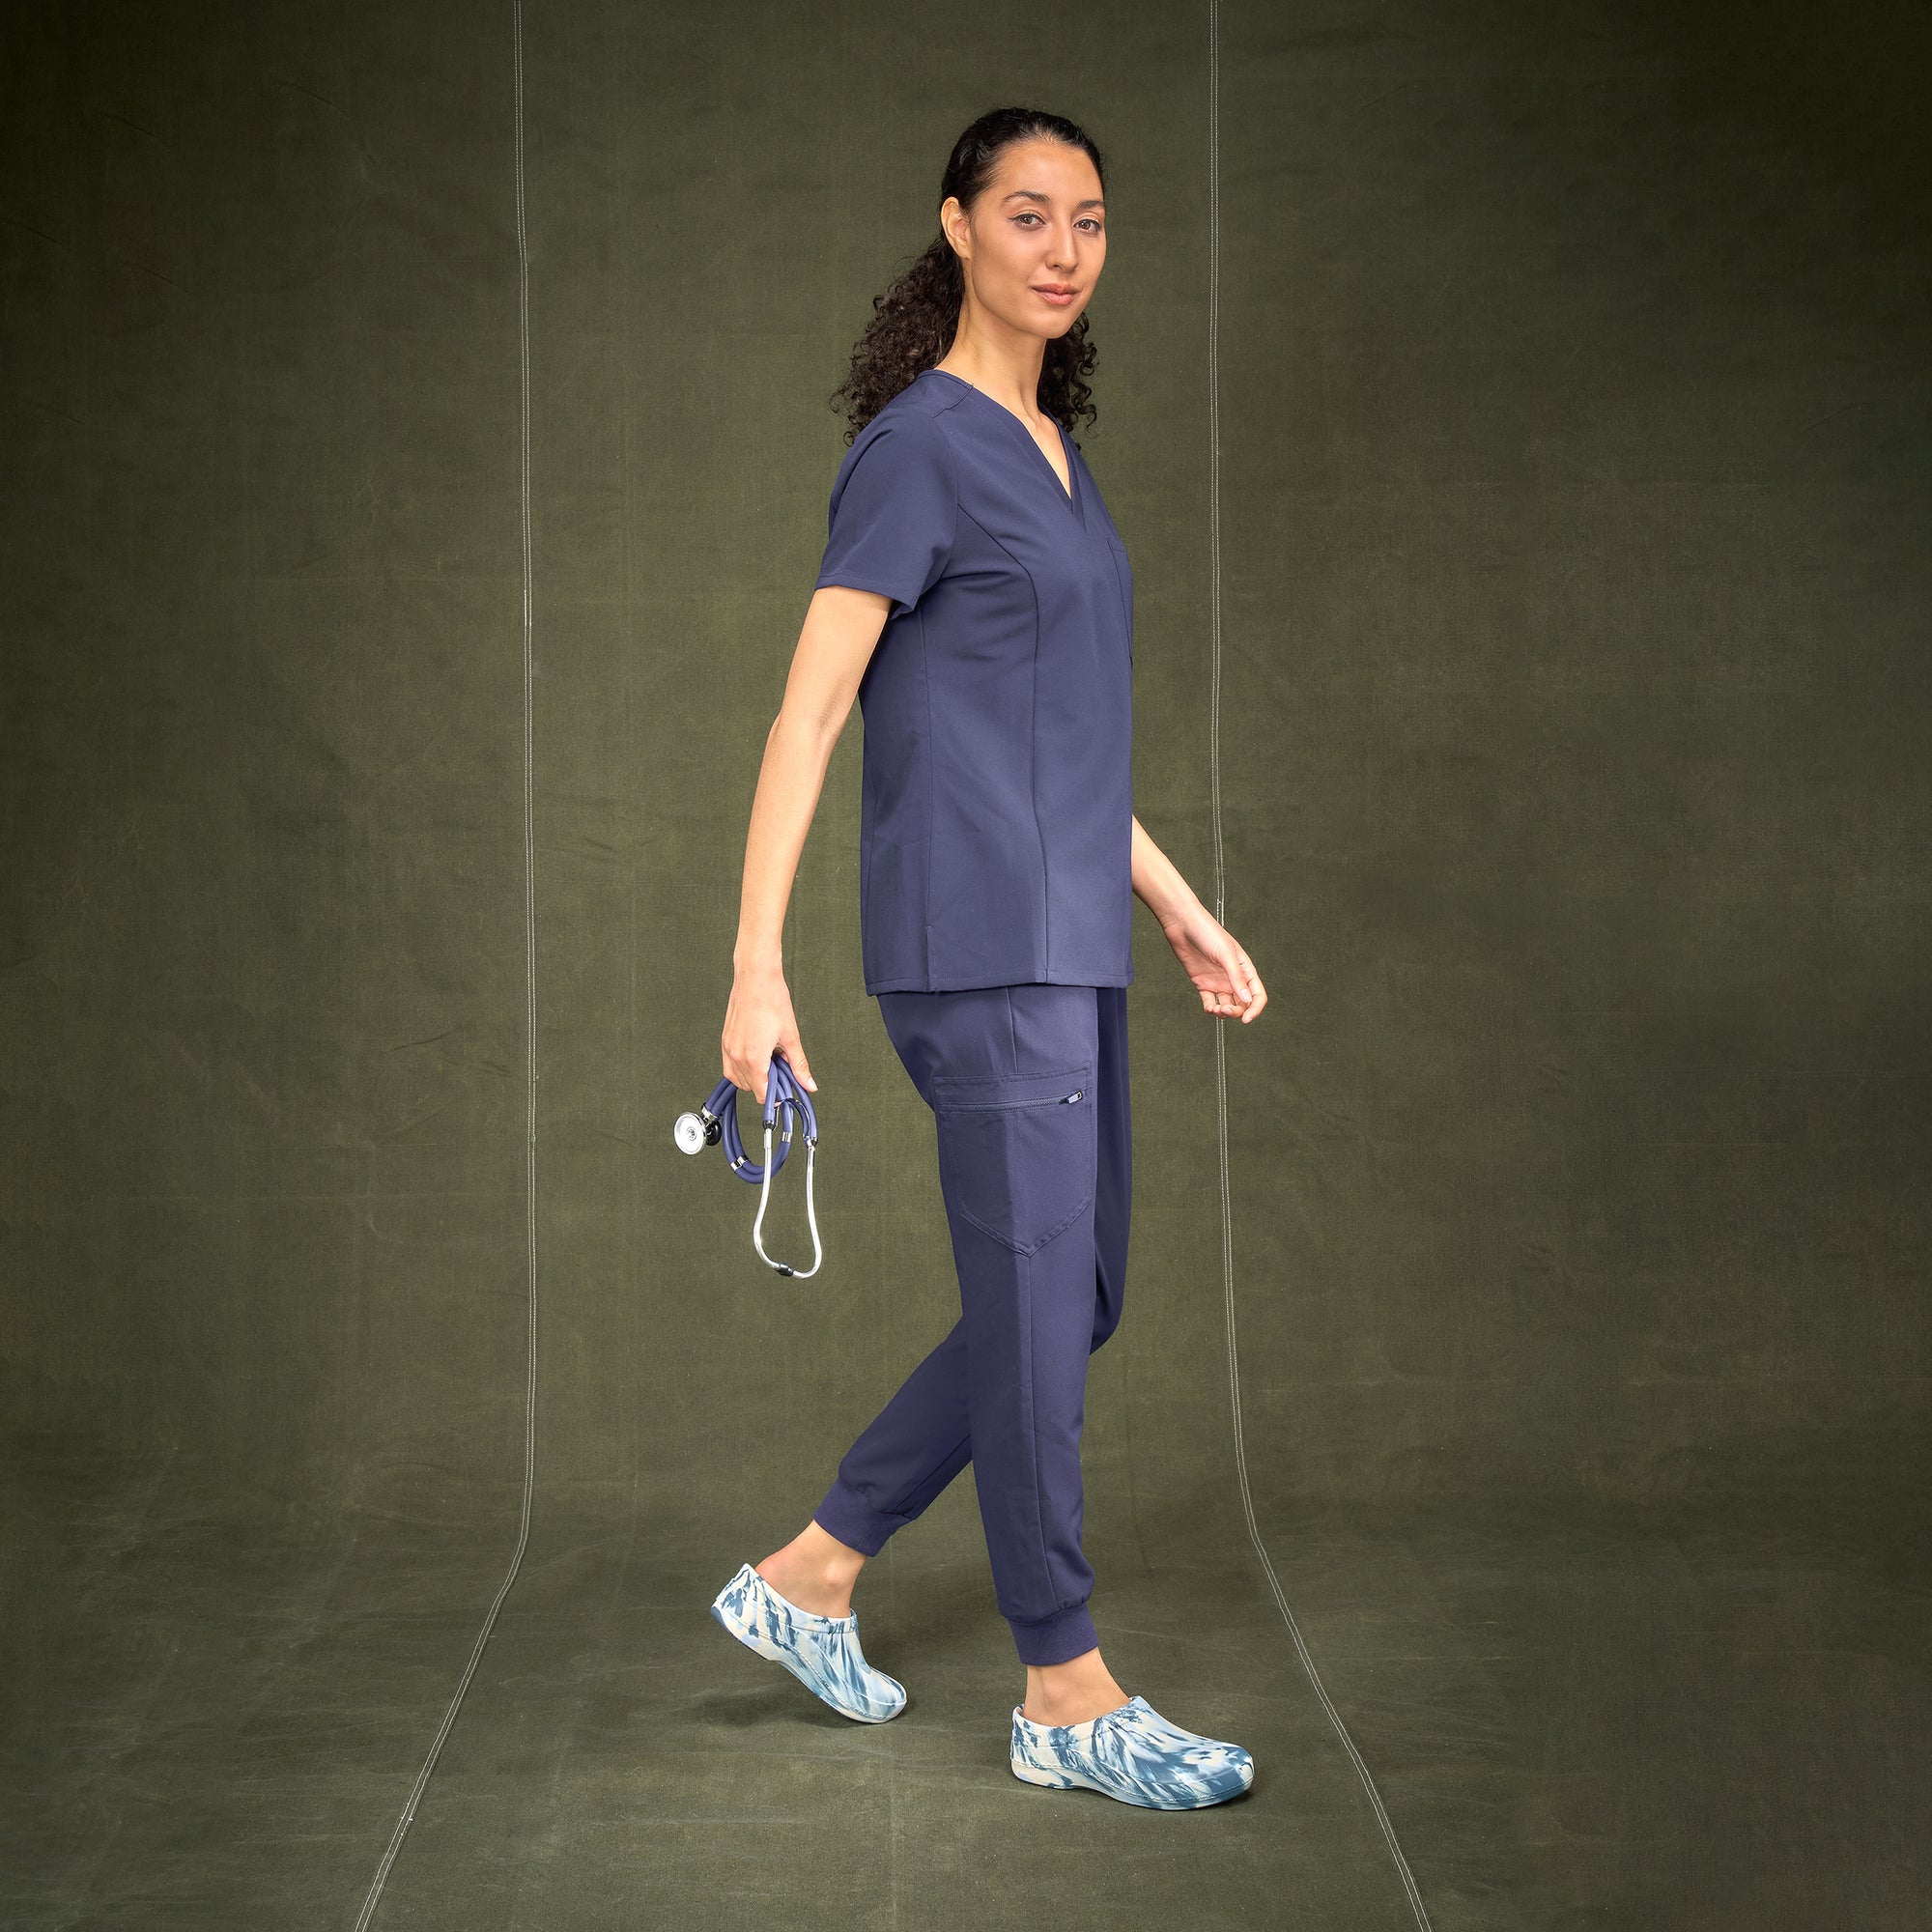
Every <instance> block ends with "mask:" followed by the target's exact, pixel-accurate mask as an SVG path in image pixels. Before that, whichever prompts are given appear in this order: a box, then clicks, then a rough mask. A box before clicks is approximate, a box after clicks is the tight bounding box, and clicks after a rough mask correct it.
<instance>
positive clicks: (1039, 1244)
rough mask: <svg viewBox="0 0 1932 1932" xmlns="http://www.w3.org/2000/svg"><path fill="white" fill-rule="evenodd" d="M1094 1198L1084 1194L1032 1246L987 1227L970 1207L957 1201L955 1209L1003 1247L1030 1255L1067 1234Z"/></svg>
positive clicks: (959, 1214)
mask: <svg viewBox="0 0 1932 1932" xmlns="http://www.w3.org/2000/svg"><path fill="white" fill-rule="evenodd" d="M1093 1200H1094V1196H1093V1195H1092V1194H1091V1193H1089V1194H1083V1195H1082V1196H1081V1197H1080V1201H1079V1204H1078V1205H1077V1206H1076V1207H1075V1208H1074V1209H1073V1211H1072V1212H1071V1213H1070V1214H1068V1215H1067V1216H1066V1217H1065V1220H1062V1221H1056V1222H1055V1223H1054V1224H1053V1226H1052V1227H1050V1228H1049V1229H1048V1230H1047V1231H1046V1233H1045V1234H1043V1235H1042V1236H1040V1237H1039V1238H1038V1239H1037V1241H1035V1242H1034V1243H1033V1244H1032V1245H1031V1246H1022V1245H1021V1244H1020V1243H1019V1242H1018V1241H1016V1240H1014V1239H1013V1237H1012V1236H1010V1235H1002V1234H1001V1233H999V1232H998V1230H997V1229H993V1228H989V1227H987V1225H986V1224H985V1222H983V1221H982V1220H980V1217H979V1215H977V1214H976V1213H974V1212H973V1210H972V1209H971V1208H963V1207H961V1206H960V1205H959V1204H958V1203H957V1202H956V1201H955V1202H954V1203H953V1209H954V1211H955V1212H956V1213H957V1214H958V1216H959V1218H960V1219H961V1220H962V1221H970V1222H972V1224H973V1225H974V1227H976V1228H978V1229H979V1231H980V1234H982V1235H984V1236H986V1237H987V1238H988V1239H989V1240H994V1241H998V1242H999V1244H1000V1245H1001V1247H1003V1248H1009V1249H1010V1250H1011V1251H1012V1252H1013V1253H1014V1254H1016V1255H1029V1256H1030V1255H1037V1254H1038V1253H1039V1251H1040V1249H1042V1248H1043V1247H1045V1246H1046V1244H1047V1242H1049V1241H1050V1240H1052V1239H1054V1238H1055V1236H1060V1235H1064V1234H1065V1232H1066V1231H1067V1229H1068V1228H1070V1227H1072V1225H1073V1224H1074V1222H1076V1221H1077V1220H1079V1218H1080V1217H1081V1215H1082V1214H1084V1213H1085V1212H1086V1211H1087V1209H1088V1208H1089V1206H1090V1205H1091V1204H1092V1202H1093Z"/></svg>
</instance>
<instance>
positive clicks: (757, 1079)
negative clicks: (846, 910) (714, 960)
mask: <svg viewBox="0 0 1932 1932" xmlns="http://www.w3.org/2000/svg"><path fill="white" fill-rule="evenodd" d="M719 1046H720V1050H721V1052H722V1054H723V1057H724V1062H725V1079H727V1080H728V1081H730V1082H731V1084H732V1085H733V1086H734V1087H742V1088H744V1089H746V1090H747V1091H748V1092H749V1093H751V1094H753V1095H755V1097H756V1099H757V1102H758V1105H759V1106H760V1107H762V1106H763V1105H764V1104H765V1088H766V1086H767V1084H768V1083H769V1081H770V1079H771V1073H772V1053H773V1051H774V1049H777V1048H782V1049H783V1052H784V1057H785V1059H786V1060H787V1061H788V1062H789V1063H790V1065H791V1070H792V1071H793V1072H794V1073H795V1074H797V1075H798V1084H799V1085H800V1086H801V1087H803V1088H804V1089H805V1091H806V1092H807V1093H808V1094H816V1093H817V1092H818V1082H817V1081H815V1080H814V1079H813V1078H812V1077H811V1068H810V1065H807V1062H806V1058H805V1048H804V1046H803V1044H802V1043H801V1042H800V1040H799V1037H798V1021H797V1019H796V1018H795V1017H794V1016H793V1013H792V1009H791V990H790V988H789V987H787V986H786V984H785V980H784V974H783V973H782V972H781V970H780V969H779V968H778V967H776V966H773V967H770V968H768V969H764V970H761V971H746V970H744V969H741V970H740V971H739V972H738V974H737V975H736V977H735V978H734V979H733V980H732V981H731V1002H730V1005H729V1006H727V1007H726V1008H725V1034H724V1037H723V1038H722V1039H721V1040H720V1042H719Z"/></svg>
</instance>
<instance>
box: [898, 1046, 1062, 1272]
mask: <svg viewBox="0 0 1932 1932" xmlns="http://www.w3.org/2000/svg"><path fill="white" fill-rule="evenodd" d="M1093 1082H1094V1067H1093V1065H1092V1064H1091V1063H1088V1064H1085V1065H1079V1066H1059V1067H1048V1068H1047V1069H1045V1070H1044V1071H1042V1072H1038V1073H1000V1074H942V1075H940V1076H938V1077H937V1078H935V1079H934V1081H933V1082H932V1103H933V1113H934V1115H935V1117H936V1118H937V1120H938V1122H939V1179H940V1184H941V1186H942V1187H943V1188H944V1190H945V1194H946V1206H947V1209H948V1212H949V1213H950V1214H952V1215H955V1216H956V1217H957V1218H958V1220H959V1221H962V1222H965V1223H968V1224H970V1225H971V1226H972V1227H974V1228H976V1229H978V1230H979V1231H980V1234H983V1235H987V1236H991V1237H992V1238H993V1239H994V1240H995V1241H998V1242H999V1243H1000V1244H1001V1245H1002V1246H1003V1247H1006V1248H1009V1249H1011V1250H1012V1252H1013V1253H1015V1254H1018V1255H1036V1254H1037V1253H1038V1252H1039V1251H1040V1249H1042V1248H1043V1247H1045V1246H1046V1244H1047V1243H1048V1242H1049V1241H1051V1240H1052V1239H1053V1238H1054V1236H1057V1235H1060V1234H1063V1233H1065V1230H1066V1229H1067V1228H1069V1227H1070V1226H1072V1224H1073V1223H1074V1222H1075V1221H1077V1220H1078V1219H1079V1218H1080V1217H1081V1216H1082V1215H1083V1214H1084V1213H1086V1212H1087V1210H1088V1209H1089V1208H1091V1207H1092V1206H1093V1202H1094V1172H1095V1163H1096V1158H1097V1152H1098V1146H1099V1142H1098V1136H1097V1133H1096V1130H1095V1121H1094V1105H1093ZM954 1234H955V1236H958V1234H959V1230H958V1229H957V1227H956V1226H955V1229H954Z"/></svg>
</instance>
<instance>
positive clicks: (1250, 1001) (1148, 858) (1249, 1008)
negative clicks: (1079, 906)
mask: <svg viewBox="0 0 1932 1932" xmlns="http://www.w3.org/2000/svg"><path fill="white" fill-rule="evenodd" d="M1133 872H1134V896H1135V897H1136V898H1138V899H1139V900H1140V901H1141V902H1142V903H1143V904H1144V905H1145V906H1146V907H1147V909H1148V910H1149V911H1150V912H1151V913H1152V914H1153V916H1154V918H1155V919H1157V920H1159V921H1160V929H1161V931H1163V932H1164V933H1166V935H1167V943H1168V944H1169V945H1170V946H1171V947H1173V948H1174V956H1175V957H1176V958H1177V959H1179V961H1180V964H1181V969H1182V970H1183V971H1184V972H1185V973H1186V975H1187V977H1188V978H1189V979H1190V980H1193V982H1194V987H1195V990H1196V991H1197V992H1198V993H1199V994H1200V995H1201V1010H1202V1011H1203V1012H1204V1013H1210V1014H1220V1015H1226V1014H1229V1013H1238V1014H1239V1015H1240V1017H1241V1024H1242V1025H1243V1026H1246V1025H1247V1023H1248V1022H1249V1021H1250V1020H1251V1019H1253V1018H1254V1017H1255V1015H1256V1014H1257V1013H1259V1012H1260V1011H1261V1009H1263V1008H1264V1006H1266V1005H1267V988H1266V987H1265V986H1264V985H1263V984H1262V976H1261V975H1260V974H1259V973H1257V972H1256V971H1255V962H1254V961H1253V960H1252V959H1250V958H1249V957H1248V955H1247V954H1246V953H1245V952H1242V951H1241V949H1240V948H1239V947H1238V946H1236V944H1235V938H1234V935H1233V934H1232V933H1231V932H1230V931H1229V930H1228V928H1227V927H1226V926H1224V925H1223V924H1222V923H1221V922H1220V921H1219V920H1218V919H1216V918H1215V917H1214V915H1213V914H1212V913H1211V912H1209V911H1208V908H1207V907H1206V906H1205V905H1203V904H1202V903H1201V901H1200V899H1198V898H1197V897H1196V896H1195V895H1194V890H1193V888H1192V887H1191V886H1189V885H1188V883H1187V881H1186V880H1185V879H1183V878H1182V877H1181V876H1180V873H1179V870H1178V869H1177V868H1176V867H1175V864H1174V861H1173V860H1172V859H1170V858H1169V857H1168V856H1167V854H1166V853H1165V852H1163V851H1162V850H1161V849H1160V847H1159V846H1158V845H1156V844H1155V843H1154V842H1153V840H1152V839H1151V838H1149V837H1148V831H1147V827H1146V826H1145V825H1143V824H1142V823H1141V822H1140V820H1139V819H1138V818H1136V819H1135V820H1134V856H1133Z"/></svg>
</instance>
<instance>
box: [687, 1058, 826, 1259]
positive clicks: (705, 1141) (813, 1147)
mask: <svg viewBox="0 0 1932 1932" xmlns="http://www.w3.org/2000/svg"><path fill="white" fill-rule="evenodd" d="M748 1092H750V1089H749V1088H740V1087H739V1086H738V1085H737V1084H736V1083H735V1082H733V1081H731V1080H728V1079H726V1080H721V1081H719V1083H718V1084H717V1086H715V1087H714V1088H712V1090H711V1094H710V1097H709V1098H708V1099H707V1100H706V1101H705V1103H704V1104H703V1106H701V1107H700V1108H698V1110H697V1112H696V1113H695V1114H680V1115H679V1116H678V1117H677V1121H676V1123H675V1124H674V1125H673V1126H672V1128H671V1137H672V1138H673V1139H674V1140H675V1141H676V1142H677V1144H678V1146H679V1147H680V1148H681V1149H682V1150H683V1151H685V1152H686V1153H702V1152H703V1151H704V1150H705V1149H706V1148H708V1147H711V1146H714V1145H715V1144H716V1143H717V1142H719V1141H721V1140H722V1141H723V1142H724V1143H725V1159H726V1160H728V1161H729V1162H730V1163H731V1172H732V1173H733V1174H735V1175H736V1176H737V1177H738V1179H740V1180H742V1181H745V1182H746V1183H747V1184H748V1185H750V1186H753V1187H756V1188H757V1190H758V1218H757V1219H756V1220H755V1221H753V1223H752V1245H753V1247H754V1248H756V1249H757V1251H758V1259H759V1260H760V1261H761V1262H763V1263H764V1264H766V1266H768V1267H772V1268H776V1269H777V1270H778V1272H779V1273H780V1274H788V1275H794V1276H796V1277H797V1278H798V1279H799V1280H800V1281H804V1280H806V1279H807V1278H808V1277H809V1276H810V1275H814V1274H816V1273H817V1272H818V1268H819V1264H820V1263H821V1262H823V1261H824V1259H825V1251H824V1249H823V1248H822V1247H821V1246H820V1245H819V1240H818V1212H817V1209H816V1208H814V1207H813V1205H812V1199H811V1169H812V1162H813V1160H814V1158H815V1157H816V1155H817V1152H818V1115H817V1113H816V1112H815V1111H814V1109H813V1107H812V1104H811V1095H810V1094H808V1093H807V1092H806V1091H805V1089H804V1088H803V1087H802V1086H801V1085H800V1084H799V1079H798V1075H797V1074H796V1073H794V1072H793V1071H792V1070H791V1063H790V1062H789V1061H788V1060H786V1058H785V1057H784V1054H783V1053H782V1052H775V1053H774V1054H773V1055H772V1065H771V1071H770V1073H769V1074H768V1075H767V1076H766V1079H765V1109H764V1112H765V1158H764V1163H763V1165H762V1166H760V1165H759V1164H758V1163H757V1162H755V1161H751V1160H747V1159H746V1157H745V1144H744V1142H743V1141H742V1140H741V1139H740V1138H739V1136H738V1095H739V1094H741V1093H748ZM781 1108H788V1109H790V1112H789V1113H788V1114H787V1116H786V1119H785V1123H784V1126H783V1128H782V1129H781V1133H780V1136H779V1145H778V1151H777V1152H776V1153H774V1152H773V1151H772V1129H773V1127H774V1125H775V1124H776V1122H777V1120H778V1116H779V1110H780V1109H781ZM801 1116H803V1117H804V1121H805V1213H806V1219H807V1220H809V1221H810V1223H811V1265H810V1267H809V1268H795V1267H791V1266H788V1265H787V1264H785V1263H783V1262H776V1261H773V1260H772V1258H771V1256H770V1255H768V1254H766V1253H765V1244H764V1240H763V1238H762V1231H763V1228H764V1225H765V1204H766V1202H768V1201H769V1200H770V1199H771V1192H772V1176H773V1175H775V1174H776V1173H777V1172H778V1171H779V1169H780V1168H781V1167H782V1166H783V1165H784V1164H785V1156H786V1155H787V1154H788V1153H790V1151H791V1137H792V1133H793V1130H794V1129H795V1128H796V1127H797V1125H798V1122H799V1119H800V1117H801Z"/></svg>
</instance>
